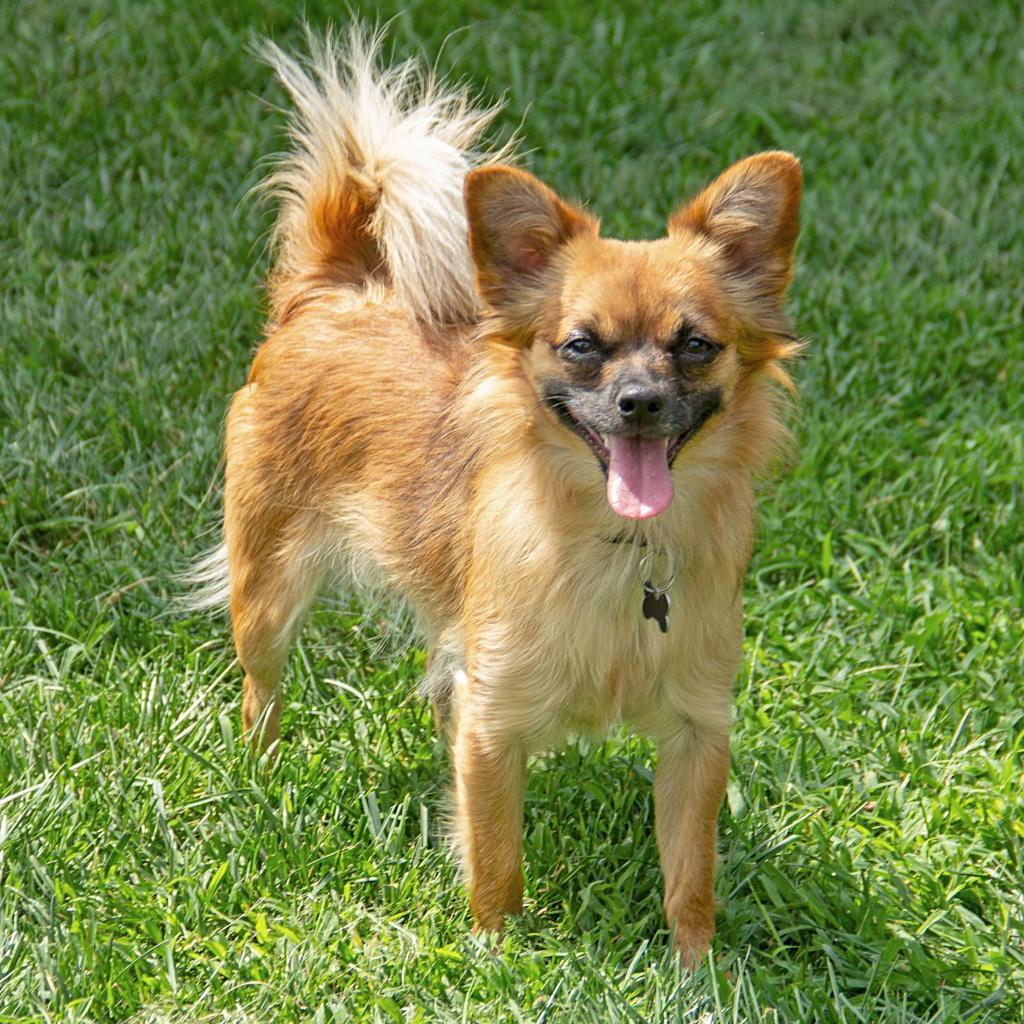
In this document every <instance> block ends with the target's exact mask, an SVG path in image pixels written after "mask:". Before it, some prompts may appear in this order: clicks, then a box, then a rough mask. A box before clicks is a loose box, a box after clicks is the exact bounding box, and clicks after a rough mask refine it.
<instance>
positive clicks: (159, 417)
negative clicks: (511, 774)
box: [0, 0, 1024, 1024]
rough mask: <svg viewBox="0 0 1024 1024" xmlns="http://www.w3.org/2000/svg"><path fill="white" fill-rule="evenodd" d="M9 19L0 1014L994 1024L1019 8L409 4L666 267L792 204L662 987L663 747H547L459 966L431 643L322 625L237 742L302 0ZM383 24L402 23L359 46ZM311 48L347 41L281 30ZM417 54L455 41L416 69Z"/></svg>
mask: <svg viewBox="0 0 1024 1024" xmlns="http://www.w3.org/2000/svg"><path fill="white" fill-rule="evenodd" d="M215 6H216V5H210V4H203V3H198V2H191V3H186V2H184V0H175V2H173V3H172V2H170V0H138V2H129V0H123V2H121V3H117V2H114V0H106V2H102V3H88V4H87V3H84V2H82V3H72V2H56V0H36V2H34V3H27V2H24V3H22V2H18V0H12V2H10V3H7V4H5V5H4V6H3V7H2V9H0V40H2V41H0V112H2V118H0V280H2V282H3V290H2V292H0V302H2V311H3V315H2V317H0V430H2V441H3V444H2V450H0V486H2V495H0V524H2V525H0V552H2V554H0V574H2V585H3V589H2V592H0V1022H11V1021H62V1022H63V1021H69V1022H71V1021H74V1022H86V1021H124V1020H132V1021H163V1020H173V1021H180V1022H196V1021H208V1020H209V1021H219V1020H230V1021H240V1022H241V1021H245V1022H250V1021H252V1022H254V1021H259V1022H277V1021H300V1020H301V1021H316V1022H330V1021H348V1020H351V1021H359V1022H362V1021H379V1022H391V1021H394V1022H402V1021H410V1022H414V1021H433V1020H442V1021H491V1020H493V1021H529V1022H536V1024H542V1022H543V1024H554V1022H556V1021H564V1022H574V1024H575V1022H589V1021H623V1022H626V1021H661V1020H665V1021H676V1022H686V1024H693V1022H702V1024H709V1022H711V1021H715V1022H719V1021H721V1022H726V1021H743V1022H748V1021H749V1022H762V1021H764V1022H781V1024H788V1022H791V1021H822V1022H832V1021H842V1022H861V1021H863V1022H871V1024H875V1022H882V1021H884V1022H907V1024H909V1022H915V1024H916V1022H921V1024H923V1022H926V1021H957V1022H980V1021H993V1022H997V1021H998V1022H1008V1024H1010V1022H1014V1024H1019V1022H1020V1021H1021V1020H1022V1019H1024V949H1022V932H1024V895H1022V890H1024V884H1022V878H1024V794H1022V776H1024V765H1022V761H1024V757H1022V747H1024V708H1022V702H1021V697H1020V695H1021V678H1022V674H1024V673H1022V669H1024V665H1022V661H1024V657H1022V651H1024V640H1022V630H1021V617H1020V616H1021V608H1022V606H1024V600H1022V598H1024V595H1022V584H1021V578H1022V540H1024V527H1022V523H1024V515H1022V513H1024V510H1022V498H1021V478H1022V471H1024V399H1022V394H1021V372H1020V367H1021V365H1022V358H1024V340H1022V329H1021V319H1022V318H1021V303H1022V300H1021V284H1020V273H1021V266H1022V265H1024V236H1022V233H1021V224H1022V223H1024V187H1022V182H1024V104H1022V103H1021V100H1020V93H1019V88H1018V86H1019V82H1020V80H1021V75H1022V74H1024V57H1022V55H1024V50H1022V49H1021V47H1022V37H1021V31H1020V19H1019V10H1018V9H1017V5H1015V4H1010V3H1006V4H996V3H989V4H974V5H966V4H954V3H949V2H939V3H933V4H920V5H918V4H910V3H905V2H902V0H885V2H881V0H866V2H863V3H857V4H850V5H845V6H842V5H832V4H830V5H827V6H818V5H810V4H806V3H803V2H798V0H780V2H776V3H759V4H741V3H739V2H737V0H725V2H724V3H723V4H721V5H711V4H707V5H704V4H699V3H695V2H684V3H678V4H661V5H659V4H649V3H640V2H636V0H622V2H608V0H595V2H591V3H586V4H583V3H580V4H578V5H575V6H573V5H563V6H562V9H561V10H560V11H559V12H557V13H556V12H554V10H553V5H551V9H549V5H539V4H529V5H524V6H523V7H522V9H520V10H513V9H508V8H506V7H505V6H503V5H501V4H497V3H493V2H490V0H463V2H458V3H452V4H446V5H441V4H437V3H434V2H428V0H411V2H410V3H409V4H408V5H407V10H406V13H404V14H402V15H400V16H399V17H398V18H397V19H396V20H395V22H394V24H393V26H392V33H391V41H392V44H393V47H394V51H395V54H396V55H399V56H401V55H405V54H407V53H410V52H424V53H427V54H429V55H435V54H437V53H438V52H440V54H441V56H440V58H439V65H440V67H441V68H442V69H443V70H446V71H453V72H454V73H455V74H456V75H458V76H459V77H462V78H465V79H466V80H468V81H469V82H470V83H472V84H473V86H474V87H475V88H476V89H478V90H479V91H481V92H482V93H483V95H484V96H485V97H490V98H496V97H497V96H499V95H500V94H501V93H502V92H503V91H504V90H506V89H507V90H508V107H507V113H506V114H505V115H504V117H503V119H502V121H501V123H500V125H499V127H498V132H499V135H501V134H503V133H504V134H507V133H508V132H510V131H511V130H512V129H513V128H514V127H515V126H516V125H517V124H518V123H519V122H520V120H523V125H524V126H523V136H524V141H525V145H526V147H527V149H528V150H529V151H530V152H531V156H530V161H529V162H530V166H531V167H532V168H533V169H534V170H535V171H536V172H537V173H539V174H540V175H542V176H543V177H544V178H546V179H547V180H548V181H550V182H551V183H552V184H553V185H554V186H555V187H557V188H559V189H560V190H563V191H564V192H566V193H568V194H575V195H582V196H585V197H587V199H588V200H589V201H590V202H591V204H592V206H593V208H594V209H595V210H597V211H598V212H600V213H601V214H602V215H603V216H604V218H605V224H606V227H607V229H608V230H609V231H610V232H615V233H622V234H625V235H629V236H634V237H636V236H651V235H654V234H656V233H657V232H659V231H660V229H661V225H662V224H663V221H664V217H665V216H666V214H667V213H668V212H669V211H670V210H671V208H672V206H673V205H674V203H675V202H676V201H677V200H678V199H680V198H681V197H682V196H683V194H684V193H686V192H688V191H692V190H693V189H695V188H696V187H698V186H699V185H700V184H702V183H703V182H705V181H706V180H707V179H708V178H710V177H711V176H712V175H713V174H715V173H716V172H717V171H718V170H720V169H721V168H722V167H723V166H724V165H725V164H726V163H728V162H729V161H730V160H732V159H734V158H738V157H740V156H743V155H746V154H747V153H749V152H753V151H755V150H757V149H761V148H765V147H773V146H782V147H786V148H789V149H792V150H794V151H796V152H797V153H799V154H800V155H801V156H802V157H803V160H804V165H805V169H806V176H807V197H806V204H805V218H804V224H805V227H804V231H803V235H802V239H801V243H800V264H801V269H800V273H799V276H798V278H797V280H796V283H795V285H794V288H793V307H794V310H795V313H796V315H797V320H798V323H799V326H800V330H801V332H802V334H803V335H804V336H805V337H806V338H807V339H808V341H809V344H808V348H807V356H806V359H805V360H804V362H803V363H802V365H801V366H800V367H799V370H798V377H799V380H800V385H801V401H802V410H801V412H800V413H799V416H798V417H796V419H795V428H796V433H797V435H798V438H799V443H800V452H801V454H800V456H799V458H798V460H796V461H795V463H794V465H793V466H792V468H791V469H790V470H789V471H788V472H787V473H786V474H785V475H783V476H782V477H781V478H780V479H779V480H778V481H777V482H776V483H775V484H773V485H771V486H769V487H768V488H766V489H765V492H764V495H763V498H762V503H761V509H762V517H761V528H760V536H759V541H758V545H757V551H756V554H755V558H754V563H753V566H752V569H751V572H750V575H749V578H748V581H747V584H746V601H747V608H748V617H747V642H746V661H745V665H744V668H743V671H742V673H741V677H740V679H739V681H738V684H737V698H738V699H737V719H736V730H735V748H734V749H735V753H734V759H733V772H732V783H731V786H730V791H729V799H728V802H727V806H726V807H725V809H724V810H723V813H722V817H721V833H722V835H721V850H722V864H721V871H720V875H719V880H718V891H719V893H720V896H721V898H722V900H723V906H722V910H721V913H720V914H719V922H718V924H719V937H718V939H717V941H716V945H715V954H716V960H715V963H714V965H713V966H712V965H710V964H709V965H706V966H705V967H704V968H702V969H701V970H699V971H698V972H697V973H696V974H695V975H693V976H691V977H686V976H683V975H681V974H680V973H678V971H677V970H676V967H675V965H674V962H673V959H672V957H671V955H670V953H669V950H668V941H667V933H666V931H665V930H664V928H663V924H662V919H661V911H660V877H659V872H658V867H657V855H656V850H655V846H654V843H653V839H652V837H651V799H650V785H649V782H650V778H651V767H652V753H651V749H650V747H649V745H648V744H647V743H646V742H644V741H642V740H638V739H635V738H630V737H626V736H624V735H618V734H616V735H613V736H612V737H610V738H609V739H608V740H607V741H605V742H604V743H601V744H591V743H585V742H583V741H580V742H577V743H574V744H571V745H570V746H569V747H568V749H567V750H565V751H562V752H556V753H553V754H551V755H549V756H547V757H545V758H542V759H539V760H538V762H537V763H536V764H535V765H534V768H533V772H532V777H531V784H530V792H529V803H528V808H527V835H526V855H527V879H528V880H527V904H528V913H527V915H526V916H525V917H524V918H523V919H522V920H520V921H519V922H517V923H516V924H515V925H514V927H513V928H512V930H511V932H510V934H509V936H508V937H507V939H506V941H505V944H504V949H503V951H502V952H501V953H500V955H494V954H493V953H492V952H491V951H490V950H489V949H487V948H485V947H482V946H480V945H479V944H477V943H476V942H475V941H474V940H473V939H472V938H470V937H469V936H468V926H469V920H468V914H467V909H466V902H465V897H464V895H463V893H462V892H461V890H460V887H459V882H458V879H457V875H456V872H455V870H454V869H453V866H452V863H451V861H450V859H449V857H448V855H447V854H446V852H445V849H444V844H443V820H444V815H445V811H446V799H447V798H446V792H447V768H446V757H445V753H444V750H443V749H442V746H441V744H440V742H439V741H437V740H435V738H434V736H433V733H432V730H431V727H430V722H429V715H428V713H427V710H426V708H425V707H424V706H423V704H422V702H421V701H420V699H419V698H418V697H417V696H416V694H415V687H416V682H417V680H418V678H419V675H420V672H421V669H422V664H423V654H422V652H421V651H419V650H417V649H416V648H415V647H414V646H412V643H411V642H410V641H409V640H408V638H406V637H402V636H399V637H392V642H391V643H390V644H385V645H383V646H382V645H381V644H380V642H379V637H378V636H377V632H378V626H377V624H376V619H375V617H374V616H372V615H371V616H366V615H363V614H361V613H360V612H359V610H358V609H357V608H354V607H350V606H348V605H347V604H345V603H344V601H343V600H342V601H340V602H339V601H335V603H334V604H333V605H332V604H329V603H328V604H326V605H325V606H324V607H322V608H321V609H320V610H318V611H317V613H316V614H315V615H314V616H313V619H312V621H311V623H310V625H309V628H308V629H307V630H306V631H305V633H304V634H303V637H302V641H301V644H300V645H299V647H298V649H297V652H296V655H295V657H294V658H293V660H292V662H291V665H290V668H289V672H288V687H287V709H286V712H285V731H286V736H287V743H286V745H285V747H284V750H283V753H282V755H281V758H280V761H279V763H278V764H277V765H276V766H275V767H274V768H273V769H272V770H271V769H268V768H267V767H266V766H260V765H257V764H255V763H254V762H253V760H252V759H251V758H250V757H247V756H246V755H245V754H244V753H243V751H242V750H241V749H240V747H239V743H238V736H237V704H238V690H239V678H238V672H237V671H236V669H235V667H234V666H233V664H232V655H231V650H230V645H229V639H228V632H227V628H226V623H225V621H224V620H223V619H222V618H215V617H198V616H196V617H191V618H189V617H183V616H182V615H181V614H180V613H179V612H176V611H175V610H174V609H173V607H172V606H171V604H170V600H171V598H172V597H173V596H174V593H175V584H174V582H173V579H172V574H173V573H175V572H177V571H179V570H181V569H182V568H183V567H184V566H185V564H187V561H188V559H189V558H190V557H191V556H192V555H194V554H195V553H196V552H197V551H199V550H200V549H201V548H202V547H203V546H204V545H207V544H209V543H210V542H211V540H212V532H211V531H212V530H213V528H214V525H215V523H216V518H217V510H218V503H219V498H218V483H217V481H218V460H219V446H220V428H221V422H222V416H223V413H224V410H225V407H226V402H227V399H228V396H229V395H230V393H231V391H232V390H233V389H234V388H235V387H237V386H238V385H239V384H240V383H241V382H242V380H243V378H244V374H245V370H246V365H247V362H248V360H249V358H250V356H251V353H252V349H253V345H254V343H255V341H256V340H257V339H258V337H259V332H260V322H261V305H262V294H261V284H260V282H261V280H262V277H263V274H264V272H265V270H266V256H265V255H264V251H263V250H264V245H263V243H264V238H265V234H266V231H267V228H268V224H269V217H270V212H269V211H266V210H260V209H259V208H256V207H254V206H253V205H252V204H251V203H250V202H248V201H246V199H245V196H246V193H247V190H248V189H249V188H250V186H251V185H252V184H253V183H254V182H255V181H256V180H257V179H258V177H259V176H260V174H261V171H260V161H261V160H263V159H264V158H265V157H267V155H268V154H271V153H272V152H274V151H275V149H277V148H279V147H280V146H281V145H282V144H283V140H282V134H281V128H282V117H281V115H280V114H279V113H278V112H277V111H276V109H275V108H276V107H277V106H280V105H281V104H282V103H283V98H282V96H281V94H280V92H279V91H278V89H277V88H276V86H275V85H274V84H273V83H272V81H271V78H270V75H269V74H268V72H267V71H266V69H264V68H263V67H262V66H260V65H259V64H258V63H257V62H256V61H255V60H254V59H253V58H252V57H251V56H250V55H249V52H248V47H249V45H250V43H251V42H252V40H253V38H254V36H255V35H256V34H261V33H270V34H272V35H273V36H274V37H275V38H277V39H278V40H279V41H281V42H282V43H284V44H286V45H287V44H292V45H296V44H297V43H298V40H299V38H300V34H301V33H300V26H299V16H298V13H297V5H294V4H290V3H284V2H282V0H277V2H268V3H265V4H262V5H257V4H255V3H251V4H240V3H235V4H227V5H221V6H222V7H223V8H224V9H223V10H222V11H221V12H220V13H212V12H213V9H214V7H215ZM394 10H395V7H394V5H393V3H392V2H391V0H389V2H388V3H387V4H385V5H384V8H383V10H382V14H383V15H384V16H388V15H390V14H391V13H393V12H394ZM307 14H308V18H309V20H310V21H311V22H312V23H313V24H314V25H315V26H323V25H325V24H326V23H327V21H328V18H330V17H334V18H338V17H343V16H344V11H343V10H342V9H341V8H340V7H338V6H337V5H333V4H331V5H328V4H326V3H319V2H316V3H313V2H310V3H309V5H308V7H307ZM446 38H447V43H446V44H445V45H444V46H443V48H442V44H443V43H444V42H445V39H446Z"/></svg>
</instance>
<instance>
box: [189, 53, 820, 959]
mask: <svg viewBox="0 0 1024 1024" xmlns="http://www.w3.org/2000/svg"><path fill="white" fill-rule="evenodd" d="M313 50H314V52H313V56H312V58H311V59H310V61H309V62H308V63H307V64H299V63H297V62H296V61H294V60H292V59H291V58H289V57H287V56H285V55H284V54H283V53H281V52H280V51H279V50H277V49H276V48H274V47H270V48H269V50H268V58H269V60H270V61H271V63H272V64H273V65H274V67H275V68H276V70H277V72H278V74H279V75H280V77H281V79H282V81H283V83H284V85H285V86H286V87H287V89H288V91H289V92H290V93H291V95H292V97H293V99H294V101H295V104H296V107H297V113H296V115H295V117H294V120H293V122H292V139H293V143H294V149H293V152H292V153H291V154H290V155H289V156H287V157H286V158H285V159H284V160H283V162H282V163H281V165H280V166H279V168H278V170H277V172H276V173H275V174H274V175H273V177H272V178H271V180H270V187H271V190H272V191H273V193H274V194H275V195H276V196H277V197H278V198H279V200H280V214H279V219H278V222H277V225H276V230H275V243H276V252H277V264H276V268H275V271H274V274H273V277H272V280H271V283H270V320H269V324H268V327H267V338H266V341H265V342H264V343H263V345H262V346H261V347H260V349H259V351H258V352H257V354H256V357H255V359H254V361H253V364H252V369H251V371H250V373H249V379H248V383H247V384H246V385H245V387H243V388H242V389H241V390H240V391H239V392H238V393H237V395H236V396H235V398H234V400H233V402H232V404H231V411H230V414H229V417H228V424H227V451H226V467H227V468H226V483H225V519H224V546H223V547H222V548H221V549H220V551H218V552H215V553H214V556H213V557H212V558H211V559H209V560H208V563H207V566H206V579H207V583H208V584H209V585H210V589H209V593H210V594H211V595H212V596H213V597H216V594H217V591H218V584H219V585H220V587H221V593H222V594H223V596H229V598H230V608H231V618H232V625H233V631H234V638H235V644H236V647H237V651H238V657H239V660H240V661H241V664H242V666H243V667H244V669H245V693H244V701H243V711H242V714H243V723H244V727H245V730H246V732H247V734H249V735H250V736H251V737H253V739H254V741H255V742H257V743H262V744H264V745H269V744H272V743H274V742H276V741H277V739H278V736H279V718H280V708H281V698H280V696H279V691H278V684H279V682H280V676H281V671H282V667H283V665H284V663H285V659H286V655H287V652H288V648H289V643H290V641H291V639H292V636H293V634H294V632H295V629H296V627H297V625H298V623H299V620H300V618H301V616H302V614H303V612H304V611H305V610H306V609H307V608H308V606H309V604H310V603H311V601H312V600H313V598H314V596H315V594H316V592H317V590H318V588H319V587H320V586H321V585H322V584H323V582H324V581H325V580H326V579H328V578H335V579H336V578H338V577H341V578H343V579H348V580H350V581H352V580H354V581H355V582H357V583H360V584H366V585H370V586H372V587H374V588H379V589H382V590H384V591H386V592H390V593H393V594H395V595H398V596H400V597H402V598H404V600H405V601H407V602H408V603H409V605H410V606H411V607H412V608H413V609H414V611H415V613H416V616H417V620H418V623H419V626H420V627H421V629H422V630H423V632H424V633H425V635H426V636H427V638H428V639H429V644H430V670H429V680H428V682H429V687H430V689H431V692H432V694H433V696H434V699H435V707H436V708H438V709H447V708H450V710H451V717H452V737H453V740H452V742H453V748H454V761H455V794H456V804H457V837H458V841H459V845H460V849H461V853H462V857H463V861H464V864H465V868H466V872H467V880H468V886H469V893H470V902H471V905H472V911H473V918H474V921H475V924H476V927H477V928H478V929H486V930H492V929H499V928H501V926H502V922H503V920H504V918H505V916H506V915H507V914H514V913H516V912H517V911H520V910H521V908H522V896H523V875H522V868H521V832H522V824H523V789H524V785H525V774H526V759H527V755H528V753H529V752H530V751H531V750H536V749H539V748H541V747H544V746H546V745H548V744H551V743H554V742H557V741H558V740H559V739H560V738H562V737H564V736H565V735H566V733H567V732H570V731H572V730H581V729H585V730H599V729H603V728H605V727H607V726H608V725H610V724H611V723H613V722H615V721H617V720H619V719H625V720H627V721H629V722H630V723H632V724H633V725H634V726H635V727H636V728H638V729H640V730H642V731H643V732H645V733H647V734H649V735H651V736H652V737H654V739H655V740H656V742H657V745H658V767H657V772H656V775H655V782H654V798H655V811H656V819H657V826H656V827H657V838H658V847H659V850H660V858H661V866H662V869H663V872H664V877H665V911H666V914H667V916H668V920H669V922H670V923H671V924H672V925H673V927H674V935H675V941H676V944H677V946H678V948H679V950H680V952H681V954H682V956H683V958H684V960H685V961H686V962H687V963H691V964H692V963H694V962H695V961H696V960H697V959H699V958H700V957H702V956H703V955H704V954H705V952H706V950H707V948H708V944H709V941H710V939H711V937H712V935H713V933H714V911H715V904H714V898H713V894H712V882H713V876H714V870H715V832H716V818H717V815H718V810H719V806H720V804H721V801H722V797H723V794H724V792H725V786H726V777H727V773H728V768H729V739H728V736H729V724H730V708H731V699H730V691H731V687H732V682H733V678H734V676H735V674H736V671H737V667H738V665H739V662H740V658H741V641H742V632H743V630H742V620H741V607H740V589H741V585H742V580H743V576H744V572H745V570H746V566H747V561H748V558H749V555H750V548H751V542H752V538H753V533H754V497H753V487H752V480H753V478H754V477H755V475H756V474H757V473H758V472H759V471H761V470H762V469H764V468H765V467H766V466H767V464H768V463H769V462H770V460H771V459H772V456H773V454H774V453H775V451H776V448H777V445H778V442H779V439H780V437H781V435H782V428H781V426H780V422H779V418H778V414H777V408H776V406H777V404H778V403H777V398H776V396H777V393H778V390H779V389H778V384H780V383H782V384H785V383H786V382H787V379H786V376H785V374H784V372H783V371H782V369H781V368H780V361H781V360H784V359H785V358H786V357H787V356H790V355H791V354H792V353H793V352H794V351H795V349H796V344H795V343H794V340H793V335H792V333H791V329H790V326H789V324H788V322H787V320H786V317H785V315H784V313H783V309H782V300H783V294H784V292H785V289H786V286H787V284H788V283H789V280H790V277H791V273H792V251H793V245H794V242H795V239H796V235H797V214H798V207H799V202H800V192H801V174H800V165H799V162H798V161H797V159H796V158H795V157H793V156H791V155H790V154H788V153H780V152H772V153H762V154H760V155H758V156H753V157H750V158H749V159H746V160H742V161H740V162H739V163H737V164H735V165H733V166H732V167H730V168H729V169H728V170H727V171H726V172H725V173H724V174H722V175H721V176H720V177H719V178H718V179H717V180H716V181H715V182H714V183H713V184H711V185H710V186H709V187H708V188H707V189H705V190H704V191H703V192H701V193H700V194H699V195H698V196H697V197H696V198H695V199H693V200H692V201H690V202H688V203H686V204H684V205H683V206H682V207H680V208H679V210H678V211H677V212H676V213H674V214H673V215H672V216H671V217H670V218H669V221H668V232H667V236H666V237H665V238H662V239H659V240H657V241H653V242H622V241H616V240H613V239H607V238H602V237H601V236H600V235H599V233H598V222H597V220H596V219H595V218H594V217H593V216H591V215H590V214H589V213H587V212H585V211H583V210H582V209H580V208H579V207H577V206H574V205H572V204H570V203H567V202H565V201H564V200H562V199H560V198H559V197H558V196H557V195H556V194H555V193H554V192H552V191H551V190H550V189H549V188H547V187H546V186H545V185H543V184H542V183H541V182H540V181H538V180H537V179H536V178H534V177H532V176H531V175H529V174H527V173H525V172H524V171H522V170H516V169H513V168H511V167H508V166H505V165H503V164H502V163H501V162H500V161H501V157H500V156H499V157H486V156H481V155H479V154H475V153H473V152H471V150H470V147H471V146H472V144H473V142H474V141H475V140H476V139H477V138H478V137H479V134H480V132H481V131H482V130H483V128H484V127H485V126H486V124H487V122H488V121H489V119H490V117H491V116H492V115H493V111H484V112H479V111H473V110H472V109H470V107H469V106H468V104H467V102H466V97H465V96H464V95H462V94H459V93H452V92H448V91H445V90H443V89H441V88H439V87H438V86H437V85H436V84H432V83H430V82H427V83H424V82H423V81H422V79H420V78H419V77H418V76H417V74H416V71H415V69H414V68H412V67H411V66H409V65H405V66H402V67H401V68H398V69H395V70H391V71H386V72H382V71H380V70H378V69H377V66H376V59H375V51H376V46H375V44H374V43H366V42H365V41H364V40H363V39H362V37H360V36H359V35H358V34H354V35H353V36H352V38H351V39H350V40H349V42H348V44H347V46H345V47H339V46H338V45H337V44H335V43H332V42H331V41H330V39H328V41H327V42H326V43H324V44H314V48H313Z"/></svg>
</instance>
